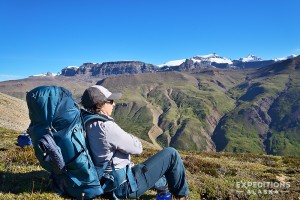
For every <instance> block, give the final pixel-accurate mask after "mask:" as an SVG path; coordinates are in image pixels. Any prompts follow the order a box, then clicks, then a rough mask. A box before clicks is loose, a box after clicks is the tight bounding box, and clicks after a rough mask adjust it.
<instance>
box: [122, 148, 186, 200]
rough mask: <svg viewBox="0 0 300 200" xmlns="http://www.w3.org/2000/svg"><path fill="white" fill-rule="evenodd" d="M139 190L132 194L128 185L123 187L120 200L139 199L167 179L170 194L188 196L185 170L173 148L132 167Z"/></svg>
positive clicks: (166, 149)
mask: <svg viewBox="0 0 300 200" xmlns="http://www.w3.org/2000/svg"><path fill="white" fill-rule="evenodd" d="M132 172H133V175H134V177H135V179H136V182H137V187H138V190H137V191H136V192H131V191H130V188H129V185H128V183H127V184H125V185H123V189H124V195H122V196H120V198H124V197H125V198H138V197H140V196H141V195H142V194H144V193H145V192H146V191H147V190H149V189H151V188H153V187H154V186H155V185H156V184H161V183H159V182H163V179H162V177H165V179H166V181H167V183H168V188H169V190H170V192H171V193H172V194H173V195H174V196H175V197H179V196H187V195H188V185H187V181H186V175H185V168H184V165H183V162H182V159H181V157H180V155H179V153H178V152H177V151H176V150H175V149H174V148H172V147H167V148H164V149H163V150H161V151H159V152H158V153H157V154H155V155H153V156H152V157H150V158H149V159H148V160H146V161H145V162H143V163H140V164H138V165H136V166H134V167H132Z"/></svg>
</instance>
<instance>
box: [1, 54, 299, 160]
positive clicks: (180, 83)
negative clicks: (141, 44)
mask: <svg viewBox="0 0 300 200" xmlns="http://www.w3.org/2000/svg"><path fill="white" fill-rule="evenodd" d="M129 62H130V61H129ZM299 69H300V57H296V58H293V59H289V60H286V61H282V62H278V63H275V64H273V65H269V66H266V67H263V68H259V69H232V68H226V69H219V68H204V69H201V68H197V69H192V70H189V71H165V72H148V73H140V74H120V75H115V76H109V77H107V78H100V77H98V78H95V77H93V76H89V77H88V76H87V77H84V78H83V77H82V76H76V77H75V78H74V77H63V76H59V77H52V78H47V79H45V78H41V77H39V78H37V77H31V78H28V79H25V80H23V81H21V80H18V81H9V82H0V92H2V93H6V94H9V95H12V96H16V97H18V98H21V99H24V95H25V92H26V90H29V89H30V88H31V89H32V88H33V87H34V86H38V85H41V84H43V85H44V84H45V83H46V84H54V85H55V84H56V85H62V86H65V87H67V88H68V89H70V91H72V92H73V94H74V96H75V98H78V97H80V95H81V94H82V92H83V90H84V89H85V88H87V87H88V86H89V85H92V84H96V83H97V84H101V85H103V86H105V87H107V88H109V89H110V90H112V91H113V92H122V93H123V97H122V99H121V100H120V101H119V102H118V103H117V106H116V109H115V112H114V118H115V120H116V121H117V122H118V123H119V124H120V125H121V127H123V128H124V129H125V130H126V131H128V132H131V133H133V134H135V135H137V136H138V137H140V138H142V139H143V140H146V141H148V142H151V143H153V144H155V145H157V144H158V145H160V146H161V147H164V146H169V145H171V146H173V147H176V148H178V149H182V150H196V151H229V152H251V153H259V154H260V153H266V154H272V155H296V156H299V155H300V152H299V149H300V146H299V145H300V137H299V135H298V131H300V119H299V117H298V115H297V114H298V113H300V100H299V99H300V96H299V95H298V94H300V91H299V89H298V88H300V87H299V86H300V75H299V74H300V73H299V72H300V71H299ZM46 80H47V81H46ZM161 130H162V133H161ZM149 133H151V134H149ZM154 140H155V141H154ZM156 143H157V144H156Z"/></svg>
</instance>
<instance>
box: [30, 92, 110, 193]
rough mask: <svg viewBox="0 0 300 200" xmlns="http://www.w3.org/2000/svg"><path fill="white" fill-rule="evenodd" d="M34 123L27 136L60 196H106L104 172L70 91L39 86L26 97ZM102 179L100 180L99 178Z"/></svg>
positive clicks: (31, 124)
mask: <svg viewBox="0 0 300 200" xmlns="http://www.w3.org/2000/svg"><path fill="white" fill-rule="evenodd" d="M26 101H27V105H28V109H29V117H30V120H31V123H30V126H29V128H28V130H27V132H28V133H29V134H30V137H31V139H32V143H33V147H34V151H35V155H36V157H37V158H38V160H39V162H40V164H41V166H42V167H43V168H44V169H46V170H47V171H48V172H50V173H51V177H52V179H53V183H54V184H53V185H54V189H55V191H56V192H57V193H59V194H61V195H68V196H71V197H74V198H76V199H90V198H94V197H96V196H99V195H101V194H103V188H102V186H101V184H100V181H99V180H100V179H101V177H102V175H103V169H104V168H105V167H106V166H103V167H102V168H97V169H96V167H95V166H94V164H93V162H92V159H91V157H90V154H89V151H88V148H87V145H86V142H85V135H84V134H85V132H84V122H83V118H82V116H81V111H80V109H79V107H78V105H77V104H76V102H75V101H74V99H73V97H72V94H71V92H70V91H68V90H67V89H65V88H63V87H58V86H40V87H37V88H35V89H33V90H31V91H30V92H28V93H27V95H26ZM99 177H100V178H99Z"/></svg>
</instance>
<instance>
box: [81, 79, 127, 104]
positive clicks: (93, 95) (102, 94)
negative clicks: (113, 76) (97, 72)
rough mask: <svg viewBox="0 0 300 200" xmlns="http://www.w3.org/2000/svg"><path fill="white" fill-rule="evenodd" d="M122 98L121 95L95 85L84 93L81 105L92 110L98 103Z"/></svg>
mask: <svg viewBox="0 0 300 200" xmlns="http://www.w3.org/2000/svg"><path fill="white" fill-rule="evenodd" d="M121 96H122V94H121V93H112V92H110V91H109V90H108V89H106V88H105V87H103V86H101V85H93V86H91V87H89V88H87V89H86V90H85V91H84V93H83V95H82V96H81V104H82V105H83V107H85V108H90V107H92V106H93V105H95V104H96V103H99V102H104V101H108V100H117V99H120V98H121Z"/></svg>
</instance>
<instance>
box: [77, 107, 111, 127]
mask: <svg viewBox="0 0 300 200" xmlns="http://www.w3.org/2000/svg"><path fill="white" fill-rule="evenodd" d="M81 114H82V117H83V122H84V124H86V123H87V122H89V121H91V120H95V119H97V120H100V121H103V122H106V121H112V119H110V118H109V117H108V116H106V115H103V114H93V113H91V112H88V111H87V110H83V109H82V110H81Z"/></svg>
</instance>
